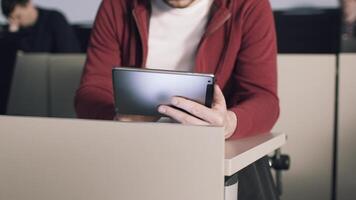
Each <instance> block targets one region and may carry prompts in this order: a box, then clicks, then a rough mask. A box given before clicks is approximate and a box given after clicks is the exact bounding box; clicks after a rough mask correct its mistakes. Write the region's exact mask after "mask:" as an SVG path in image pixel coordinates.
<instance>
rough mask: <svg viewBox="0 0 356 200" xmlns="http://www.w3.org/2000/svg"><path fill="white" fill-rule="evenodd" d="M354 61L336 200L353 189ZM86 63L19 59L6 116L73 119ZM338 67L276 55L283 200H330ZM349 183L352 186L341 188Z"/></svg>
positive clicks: (344, 75)
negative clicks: (284, 161)
mask: <svg viewBox="0 0 356 200" xmlns="http://www.w3.org/2000/svg"><path fill="white" fill-rule="evenodd" d="M44 57H45V58H44ZM49 57H50V58H49ZM354 57H355V54H353V55H352V54H350V55H340V58H339V60H340V84H339V89H340V98H339V104H338V105H339V106H340V110H339V112H340V113H339V129H338V133H339V139H340V141H339V145H338V147H339V149H340V151H339V160H338V161H339V164H338V166H339V168H338V173H337V174H338V175H339V176H338V178H339V179H338V184H339V185H338V196H339V197H340V198H341V197H342V196H345V194H350V193H351V192H353V191H355V190H354V189H352V188H355V186H354V185H355V183H354V182H353V180H350V179H349V178H348V177H347V174H345V171H341V170H344V169H345V170H346V171H350V170H352V166H354V164H355V163H352V162H351V161H350V160H352V159H351V158H350V154H349V153H348V152H355V148H354V147H353V145H351V144H350V142H351V141H352V140H350V138H353V137H352V133H353V132H352V131H353V130H355V127H353V124H354V123H352V122H351V121H352V120H355V116H354V113H353V112H352V108H353V107H352V106H353V104H352V102H353V101H352V99H353V96H352V95H353V92H352V91H354V90H355V89H354V88H355V87H356V86H355V83H353V82H352V77H353V73H352V72H353V70H354V63H356V62H355V61H354V60H353V59H354ZM34 58H36V59H34ZM71 59H72V60H71ZM49 60H51V61H49ZM84 60H85V56H84V55H45V56H43V55H21V56H19V59H18V63H17V67H16V71H15V77H14V79H13V80H14V82H13V85H12V91H11V94H10V100H9V102H10V104H9V106H8V114H14V115H32V116H50V117H73V116H74V115H75V114H74V109H73V99H72V98H73V97H74V93H75V89H76V88H77V85H78V84H79V79H80V73H81V70H82V68H83V65H84ZM52 61H55V62H54V64H53V63H52ZM31 63H32V64H31ZM49 63H52V64H49ZM61 63H62V64H61ZM25 64H26V65H25ZM336 64H337V56H336V55H333V54H321V55H316V54H307V55H303V54H281V55H279V56H278V68H279V71H278V73H279V96H280V100H281V116H280V119H279V121H278V123H277V124H276V126H275V128H274V129H273V131H274V132H285V133H288V137H289V140H288V144H287V145H286V146H285V147H284V148H283V152H285V153H287V154H289V155H290V157H291V159H292V165H291V169H290V170H289V171H288V172H287V173H285V174H284V175H283V195H282V199H284V200H293V199H331V190H332V181H333V177H332V176H333V174H332V171H333V139H334V138H333V137H334V122H335V121H334V120H335V99H336V98H335V95H336V94H335V91H336V90H335V89H336V88H335V86H336V84H335V82H336V73H337V70H336V69H337V68H336ZM22 65H25V66H22ZM41 65H45V67H41ZM64 65H65V66H64ZM344 65H347V67H344ZM35 72H36V73H35ZM35 85H36V87H35ZM41 92H43V93H41ZM350 120H351V121H350ZM354 135H355V134H354ZM348 184H351V186H349V187H347V186H345V185H348ZM346 191H347V192H346Z"/></svg>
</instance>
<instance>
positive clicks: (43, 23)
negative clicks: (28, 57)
mask: <svg viewBox="0 0 356 200" xmlns="http://www.w3.org/2000/svg"><path fill="white" fill-rule="evenodd" d="M1 8H2V13H3V15H4V16H5V17H6V18H7V20H8V26H7V27H6V29H7V33H6V34H5V35H4V36H3V39H5V40H10V41H14V43H15V44H16V46H17V48H18V50H21V51H24V52H47V53H74V52H80V46H79V42H78V39H77V37H76V35H75V33H74V31H73V29H72V28H71V26H70V25H69V24H68V22H67V20H66V18H65V17H64V16H63V15H62V14H61V13H60V12H58V11H55V10H46V9H42V8H38V7H36V6H35V5H34V4H33V2H32V1H31V0H2V1H1Z"/></svg>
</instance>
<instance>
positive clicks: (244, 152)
mask: <svg viewBox="0 0 356 200" xmlns="http://www.w3.org/2000/svg"><path fill="white" fill-rule="evenodd" d="M286 139H287V138H286V135H285V134H281V133H279V134H277V133H275V134H272V133H269V134H263V135H257V136H253V137H248V138H244V139H240V140H233V141H226V142H225V176H231V175H233V174H235V173H236V172H238V171H240V170H241V169H243V168H245V167H247V166H248V165H249V164H251V163H253V162H255V161H256V160H258V159H260V158H262V157H263V156H265V155H267V154H269V153H271V152H273V151H274V150H276V149H278V148H280V147H281V146H283V145H284V144H285V143H286Z"/></svg>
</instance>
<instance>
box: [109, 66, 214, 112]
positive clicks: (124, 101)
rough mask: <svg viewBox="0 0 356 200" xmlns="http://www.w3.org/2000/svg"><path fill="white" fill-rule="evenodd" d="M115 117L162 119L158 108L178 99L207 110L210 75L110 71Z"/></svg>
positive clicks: (211, 88) (127, 69)
mask: <svg viewBox="0 0 356 200" xmlns="http://www.w3.org/2000/svg"><path fill="white" fill-rule="evenodd" d="M112 76H113V88H114V98H115V110H116V113H117V114H125V115H147V116H163V115H162V114H160V113H159V112H158V107H159V105H162V104H164V105H171V104H170V100H171V98H172V97H173V96H180V97H184V98H187V99H190V100H192V101H195V102H198V103H200V104H203V105H205V106H207V107H211V104H212V101H213V94H214V82H215V77H214V75H213V74H203V73H190V72H181V71H168V70H157V69H146V68H145V69H142V68H133V67H132V68H131V67H116V68H113V70H112Z"/></svg>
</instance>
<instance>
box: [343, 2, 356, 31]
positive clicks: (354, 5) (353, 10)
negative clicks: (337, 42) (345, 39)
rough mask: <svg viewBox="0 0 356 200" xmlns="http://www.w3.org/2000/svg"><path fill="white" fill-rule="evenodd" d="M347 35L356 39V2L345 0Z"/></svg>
mask: <svg viewBox="0 0 356 200" xmlns="http://www.w3.org/2000/svg"><path fill="white" fill-rule="evenodd" d="M343 4H344V19H345V25H346V30H345V31H346V34H347V35H348V36H349V37H356V31H355V29H356V0H343Z"/></svg>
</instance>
